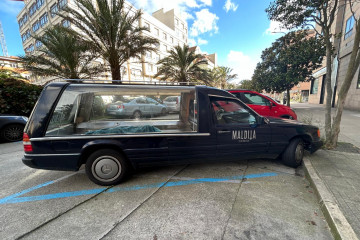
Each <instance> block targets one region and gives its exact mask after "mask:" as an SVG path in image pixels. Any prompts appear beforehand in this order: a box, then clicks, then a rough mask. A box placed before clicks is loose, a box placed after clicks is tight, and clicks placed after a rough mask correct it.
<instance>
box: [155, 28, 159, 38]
mask: <svg viewBox="0 0 360 240" xmlns="http://www.w3.org/2000/svg"><path fill="white" fill-rule="evenodd" d="M155 34H156V35H157V36H159V35H160V33H159V29H157V28H155Z"/></svg>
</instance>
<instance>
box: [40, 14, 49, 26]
mask: <svg viewBox="0 0 360 240" xmlns="http://www.w3.org/2000/svg"><path fill="white" fill-rule="evenodd" d="M47 22H48V15H47V13H44V14H43V15H42V16H41V17H40V26H41V27H42V26H44V25H45V24H46V23H47Z"/></svg>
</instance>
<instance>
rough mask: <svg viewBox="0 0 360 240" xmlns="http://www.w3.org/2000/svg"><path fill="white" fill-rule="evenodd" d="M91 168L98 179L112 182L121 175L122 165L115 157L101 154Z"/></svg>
mask: <svg viewBox="0 0 360 240" xmlns="http://www.w3.org/2000/svg"><path fill="white" fill-rule="evenodd" d="M91 170H92V172H93V175H94V177H95V178H96V179H98V180H100V181H105V182H110V181H113V180H115V179H116V178H117V177H118V176H119V175H120V173H121V166H120V164H119V161H118V160H117V159H116V158H115V157H112V156H101V157H99V158H97V159H96V160H95V161H94V163H93V165H92V168H91Z"/></svg>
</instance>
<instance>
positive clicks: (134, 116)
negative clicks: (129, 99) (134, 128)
mask: <svg viewBox="0 0 360 240" xmlns="http://www.w3.org/2000/svg"><path fill="white" fill-rule="evenodd" d="M133 118H134V119H136V120H139V119H140V118H141V112H140V111H135V112H134V113H133Z"/></svg>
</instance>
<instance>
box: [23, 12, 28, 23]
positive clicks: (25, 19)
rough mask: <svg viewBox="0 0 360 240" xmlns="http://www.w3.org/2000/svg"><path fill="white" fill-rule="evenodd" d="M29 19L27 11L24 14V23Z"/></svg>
mask: <svg viewBox="0 0 360 240" xmlns="http://www.w3.org/2000/svg"><path fill="white" fill-rule="evenodd" d="M27 20H28V15H27V14H26V13H25V14H24V16H23V24H25V23H26V22H27Z"/></svg>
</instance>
